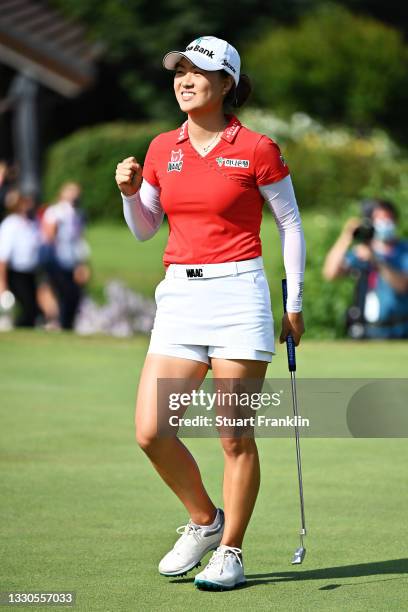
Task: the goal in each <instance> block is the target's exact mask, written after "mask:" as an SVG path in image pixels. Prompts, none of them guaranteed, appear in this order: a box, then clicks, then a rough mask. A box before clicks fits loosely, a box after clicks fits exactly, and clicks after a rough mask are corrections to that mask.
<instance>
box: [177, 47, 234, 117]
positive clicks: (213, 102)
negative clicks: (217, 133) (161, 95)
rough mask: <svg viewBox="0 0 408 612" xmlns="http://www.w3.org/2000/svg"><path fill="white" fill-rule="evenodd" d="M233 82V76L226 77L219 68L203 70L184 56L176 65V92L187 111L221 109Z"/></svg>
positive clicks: (181, 105) (183, 109) (180, 103)
mask: <svg viewBox="0 0 408 612" xmlns="http://www.w3.org/2000/svg"><path fill="white" fill-rule="evenodd" d="M232 84H233V78H232V77H231V76H225V77H224V75H223V74H222V72H221V71H219V70H214V71H208V70H202V69H201V68H198V67H197V66H195V65H194V64H192V63H191V62H190V61H189V60H188V59H186V58H184V57H183V58H181V60H180V61H179V62H178V63H177V65H176V72H175V76H174V92H175V94H176V98H177V102H178V103H179V105H180V108H181V110H182V111H183V112H185V113H192V112H193V113H197V112H199V113H201V112H208V111H217V110H219V109H221V107H222V103H223V100H224V97H225V95H226V94H227V93H228V91H229V89H230V88H231V86H232Z"/></svg>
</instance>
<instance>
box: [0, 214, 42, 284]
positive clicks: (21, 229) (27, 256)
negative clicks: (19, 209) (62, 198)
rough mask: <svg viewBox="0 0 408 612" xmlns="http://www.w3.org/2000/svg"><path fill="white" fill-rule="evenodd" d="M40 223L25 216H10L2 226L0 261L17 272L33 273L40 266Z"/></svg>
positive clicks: (0, 230) (0, 233)
mask: <svg viewBox="0 0 408 612" xmlns="http://www.w3.org/2000/svg"><path fill="white" fill-rule="evenodd" d="M39 247H40V231H39V227H38V223H37V222H36V221H34V220H33V219H28V218H27V217H24V216H23V215H17V214H11V215H8V217H6V218H5V219H4V221H3V223H2V224H1V225H0V261H4V262H6V263H7V266H8V267H9V268H10V269H12V270H14V271H15V272H33V271H34V270H35V268H36V267H37V265H38V252H39Z"/></svg>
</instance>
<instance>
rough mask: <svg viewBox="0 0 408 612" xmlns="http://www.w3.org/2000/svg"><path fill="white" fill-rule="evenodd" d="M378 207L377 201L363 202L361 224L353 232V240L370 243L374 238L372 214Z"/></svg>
mask: <svg viewBox="0 0 408 612" xmlns="http://www.w3.org/2000/svg"><path fill="white" fill-rule="evenodd" d="M377 205H378V201H377V200H375V199H367V200H363V201H362V202H361V217H362V219H361V223H360V225H359V226H358V227H357V228H356V229H355V230H354V232H353V239H354V240H356V241H357V242H365V243H368V242H370V241H371V240H372V239H373V237H374V226H373V221H372V214H373V210H374V208H375V207H376V206H377Z"/></svg>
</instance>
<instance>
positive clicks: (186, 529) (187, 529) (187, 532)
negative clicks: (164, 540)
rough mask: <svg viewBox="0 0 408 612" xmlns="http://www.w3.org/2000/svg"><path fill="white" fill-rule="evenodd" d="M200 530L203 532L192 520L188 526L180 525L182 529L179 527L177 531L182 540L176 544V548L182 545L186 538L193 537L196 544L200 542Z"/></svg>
mask: <svg viewBox="0 0 408 612" xmlns="http://www.w3.org/2000/svg"><path fill="white" fill-rule="evenodd" d="M200 530H201V527H197V526H196V525H193V524H192V522H191V520H190V521H188V523H187V525H180V527H177V529H176V531H177V533H180V534H181V538H180V539H179V540H178V541H177V542H176V546H177V545H178V544H180V543H181V542H182V541H183V540H184V539H185V538H186V537H189V536H193V537H194V539H195V540H196V542H199V541H200V535H199V532H200Z"/></svg>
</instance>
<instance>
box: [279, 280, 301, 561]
mask: <svg viewBox="0 0 408 612" xmlns="http://www.w3.org/2000/svg"><path fill="white" fill-rule="evenodd" d="M282 297H283V312H286V301H287V298H288V289H287V283H286V278H284V279H283V280H282ZM286 350H287V354H288V368H289V372H290V381H291V386H292V404H293V414H294V417H295V438H296V460H297V470H298V480H299V497H300V517H301V524H302V526H301V529H300V546H299V548H297V549H296V550H295V553H294V555H293V558H292V565H299V564H300V563H302V561H303V559H304V558H305V555H306V548H305V547H304V544H303V536H305V535H306V521H305V506H304V501H303V482H302V461H301V457H300V440H299V429H298V425H297V420H298V407H297V396H296V376H295V372H296V353H295V341H294V340H293V337H292V336H291V335H290V334H288V336H287V338H286Z"/></svg>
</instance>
